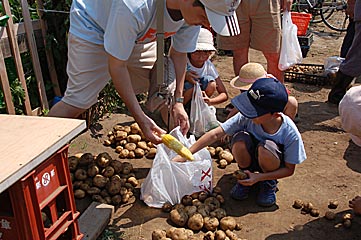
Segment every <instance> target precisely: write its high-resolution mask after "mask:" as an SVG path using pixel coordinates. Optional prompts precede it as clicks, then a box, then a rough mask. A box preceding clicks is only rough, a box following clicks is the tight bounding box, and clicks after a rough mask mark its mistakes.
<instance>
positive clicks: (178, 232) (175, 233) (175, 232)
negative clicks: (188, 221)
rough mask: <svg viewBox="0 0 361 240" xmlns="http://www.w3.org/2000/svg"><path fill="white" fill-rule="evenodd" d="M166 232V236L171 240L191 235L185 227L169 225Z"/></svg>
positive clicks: (180, 239)
mask: <svg viewBox="0 0 361 240" xmlns="http://www.w3.org/2000/svg"><path fill="white" fill-rule="evenodd" d="M166 232H167V237H169V238H171V239H172V240H188V239H189V238H190V237H191V236H193V232H192V231H191V230H189V229H185V228H175V227H171V228H170V229H168V230H167V231H166Z"/></svg>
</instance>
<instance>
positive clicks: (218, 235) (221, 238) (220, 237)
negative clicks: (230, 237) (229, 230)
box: [214, 230, 227, 240]
mask: <svg viewBox="0 0 361 240" xmlns="http://www.w3.org/2000/svg"><path fill="white" fill-rule="evenodd" d="M226 238H227V235H226V233H225V232H223V231H222V230H217V231H216V232H215V233H214V239H215V240H225V239H226Z"/></svg>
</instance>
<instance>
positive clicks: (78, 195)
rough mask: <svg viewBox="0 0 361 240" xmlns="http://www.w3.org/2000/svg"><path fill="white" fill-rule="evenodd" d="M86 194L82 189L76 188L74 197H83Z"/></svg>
mask: <svg viewBox="0 0 361 240" xmlns="http://www.w3.org/2000/svg"><path fill="white" fill-rule="evenodd" d="M85 196H86V193H85V191H84V190H82V189H75V190H74V197H75V198H78V199H82V198H84V197H85Z"/></svg>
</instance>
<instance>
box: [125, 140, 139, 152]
mask: <svg viewBox="0 0 361 240" xmlns="http://www.w3.org/2000/svg"><path fill="white" fill-rule="evenodd" d="M124 148H125V149H128V150H129V151H134V150H135V149H136V148H137V144H135V143H132V142H128V143H127V144H125V146H124Z"/></svg>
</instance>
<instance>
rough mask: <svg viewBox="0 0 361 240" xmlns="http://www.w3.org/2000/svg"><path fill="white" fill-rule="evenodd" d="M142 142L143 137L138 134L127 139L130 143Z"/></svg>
mask: <svg viewBox="0 0 361 240" xmlns="http://www.w3.org/2000/svg"><path fill="white" fill-rule="evenodd" d="M141 140H142V137H141V136H140V135H138V134H131V135H129V136H128V137H127V141H128V143H134V144H136V143H137V142H140V141H141Z"/></svg>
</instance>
